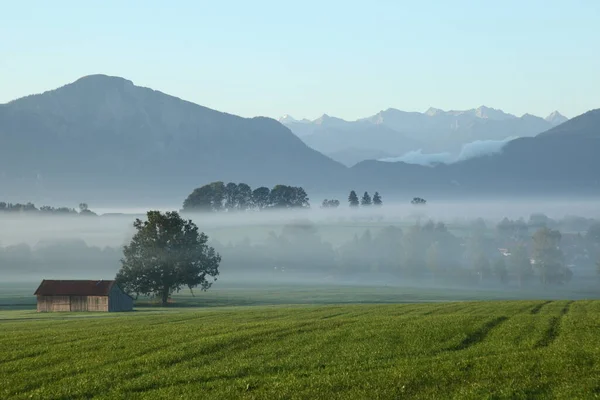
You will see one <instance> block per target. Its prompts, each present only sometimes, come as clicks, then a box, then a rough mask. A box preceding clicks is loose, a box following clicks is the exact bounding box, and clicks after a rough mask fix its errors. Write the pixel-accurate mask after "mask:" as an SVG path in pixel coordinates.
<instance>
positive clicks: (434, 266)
mask: <svg viewBox="0 0 600 400" xmlns="http://www.w3.org/2000/svg"><path fill="white" fill-rule="evenodd" d="M439 258H440V250H439V244H438V242H433V243H432V244H431V245H430V246H429V248H428V249H427V253H426V254H425V264H426V266H427V269H429V271H431V273H432V274H433V280H434V281H437V277H438V274H439V268H440V260H439Z"/></svg>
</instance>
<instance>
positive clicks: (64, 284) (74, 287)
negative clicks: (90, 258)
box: [34, 279, 115, 296]
mask: <svg viewBox="0 0 600 400" xmlns="http://www.w3.org/2000/svg"><path fill="white" fill-rule="evenodd" d="M114 283H115V281H72V280H71V281H62V280H61V281H55V280H46V279H44V280H43V281H42V283H41V284H40V286H39V287H38V288H37V290H36V291H35V293H34V295H36V296H37V295H40V296H108V293H109V292H110V288H111V287H112V285H114Z"/></svg>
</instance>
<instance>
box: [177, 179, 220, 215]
mask: <svg viewBox="0 0 600 400" xmlns="http://www.w3.org/2000/svg"><path fill="white" fill-rule="evenodd" d="M225 192H226V189H225V184H223V182H213V183H209V184H208V185H204V186H202V187H199V188H197V189H194V191H193V192H192V193H191V194H190V195H189V196H188V197H187V198H186V199H185V201H184V202H183V209H184V210H185V211H220V210H221V209H222V208H223V200H224V198H225Z"/></svg>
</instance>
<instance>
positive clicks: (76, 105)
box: [0, 75, 347, 205]
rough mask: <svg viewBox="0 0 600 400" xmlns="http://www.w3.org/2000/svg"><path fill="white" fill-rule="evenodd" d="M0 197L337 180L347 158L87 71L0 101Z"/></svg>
mask: <svg viewBox="0 0 600 400" xmlns="http://www.w3.org/2000/svg"><path fill="white" fill-rule="evenodd" d="M0 142H1V143H2V145H1V146H0V187H1V188H2V193H1V196H0V197H1V198H2V200H9V199H10V198H12V199H13V200H12V201H25V200H31V201H34V200H35V201H37V202H47V203H50V202H55V203H58V202H65V203H64V204H67V203H68V204H71V203H74V202H78V201H86V202H89V203H91V204H92V205H93V204H94V203H96V204H97V203H113V204H123V202H124V201H128V202H137V204H140V203H147V204H148V203H153V204H156V202H158V201H169V204H173V199H176V201H177V202H179V201H180V200H182V199H183V198H184V197H185V196H186V195H187V194H188V193H189V192H190V191H191V190H192V189H194V188H195V187H198V186H200V185H202V184H205V183H208V182H211V181H215V180H223V181H230V180H231V181H234V182H247V183H249V184H251V185H253V186H256V185H268V186H271V185H275V184H278V183H285V184H293V185H303V186H305V188H306V189H307V190H309V192H310V191H311V190H318V189H320V188H323V187H327V186H328V185H329V184H330V182H340V183H341V182H344V179H345V177H346V174H347V170H346V168H345V167H344V166H343V165H341V164H339V163H337V162H335V161H333V160H331V159H329V158H328V157H326V156H324V155H322V154H321V153H319V152H317V151H315V150H313V149H311V148H309V147H308V146H307V145H305V144H304V143H303V142H302V141H301V140H300V139H298V137H296V136H295V135H294V134H292V132H291V131H290V130H289V129H287V128H286V127H284V126H283V125H281V124H280V123H279V122H277V121H275V120H273V119H269V118H262V117H259V118H250V119H247V118H241V117H238V116H234V115H230V114H226V113H222V112H218V111H215V110H211V109H209V108H206V107H202V106H199V105H196V104H193V103H190V102H188V101H184V100H181V99H179V98H176V97H173V96H169V95H166V94H164V93H161V92H159V91H155V90H152V89H148V88H143V87H138V86H135V85H134V84H133V83H132V82H131V81H128V80H126V79H123V78H118V77H109V76H105V75H92V76H87V77H84V78H81V79H79V80H77V81H75V82H73V83H71V84H68V85H66V86H63V87H61V88H59V89H56V90H52V91H49V92H46V93H42V94H38V95H32V96H28V97H24V98H21V99H18V100H14V101H12V102H10V103H7V104H3V105H0Z"/></svg>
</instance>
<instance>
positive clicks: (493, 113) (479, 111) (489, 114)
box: [474, 105, 516, 119]
mask: <svg viewBox="0 0 600 400" xmlns="http://www.w3.org/2000/svg"><path fill="white" fill-rule="evenodd" d="M474 114H475V116H477V117H478V118H484V119H511V118H516V117H515V116H514V115H512V114H508V113H505V112H504V111H502V110H499V109H496V108H491V107H486V106H483V105H482V106H479V107H477V108H476V109H475V112H474Z"/></svg>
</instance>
